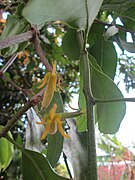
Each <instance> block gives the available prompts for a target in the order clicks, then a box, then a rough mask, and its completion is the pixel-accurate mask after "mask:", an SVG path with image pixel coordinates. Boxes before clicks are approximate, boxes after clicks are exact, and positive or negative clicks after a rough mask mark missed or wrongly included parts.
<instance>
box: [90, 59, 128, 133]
mask: <svg viewBox="0 0 135 180" xmlns="http://www.w3.org/2000/svg"><path fill="white" fill-rule="evenodd" d="M91 58H93V57H92V56H90V59H91ZM91 73H92V74H91V75H92V77H91V81H92V93H93V95H94V97H95V98H99V99H103V100H104V99H116V98H123V95H122V93H121V91H120V90H119V88H118V87H117V86H116V85H115V83H114V82H113V81H112V80H111V79H110V78H109V77H108V76H107V75H105V74H103V73H102V72H101V71H99V70H97V69H96V68H95V67H94V66H92V65H91ZM125 112H126V103H125V102H113V103H98V104H97V105H96V108H95V113H96V115H95V117H96V121H97V122H98V127H99V130H100V131H101V132H103V133H109V134H113V133H116V132H117V131H118V129H119V126H120V123H121V121H122V119H123V117H124V115H125Z"/></svg>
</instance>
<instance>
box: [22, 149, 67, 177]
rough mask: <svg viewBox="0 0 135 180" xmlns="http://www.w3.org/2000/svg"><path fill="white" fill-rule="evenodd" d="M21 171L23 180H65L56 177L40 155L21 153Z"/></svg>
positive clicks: (31, 152) (30, 152)
mask: <svg viewBox="0 0 135 180" xmlns="http://www.w3.org/2000/svg"><path fill="white" fill-rule="evenodd" d="M22 171H23V179H24V180H30V179H34V180H53V179H54V180H66V179H67V178H64V177H61V176H59V175H57V174H56V173H55V172H54V171H53V169H52V168H51V166H50V164H49V162H48V161H47V159H46V158H45V157H44V156H43V155H42V154H40V153H37V152H34V151H30V150H23V151H22Z"/></svg>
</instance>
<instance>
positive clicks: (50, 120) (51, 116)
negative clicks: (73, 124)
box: [37, 104, 69, 140]
mask: <svg viewBox="0 0 135 180" xmlns="http://www.w3.org/2000/svg"><path fill="white" fill-rule="evenodd" d="M56 109H57V104H53V107H52V109H51V110H50V111H49V113H48V114H47V115H45V116H44V117H43V119H42V122H37V124H44V125H45V130H44V132H43V134H42V136H41V140H43V139H44V138H45V137H46V136H47V134H51V135H53V134H55V133H56V132H57V130H59V132H60V133H61V135H62V136H63V137H65V138H69V135H68V134H66V133H65V131H64V129H63V127H62V122H61V120H60V118H61V117H60V114H56Z"/></svg>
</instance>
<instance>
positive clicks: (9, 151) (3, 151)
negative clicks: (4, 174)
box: [0, 126, 14, 171]
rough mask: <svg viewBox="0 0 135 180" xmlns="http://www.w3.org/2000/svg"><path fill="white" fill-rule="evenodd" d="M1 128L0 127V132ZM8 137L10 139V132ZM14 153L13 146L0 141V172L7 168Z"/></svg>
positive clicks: (6, 141) (7, 142)
mask: <svg viewBox="0 0 135 180" xmlns="http://www.w3.org/2000/svg"><path fill="white" fill-rule="evenodd" d="M2 128H3V126H0V130H1V129H2ZM8 135H9V136H10V137H11V138H12V134H11V132H8ZM13 153H14V146H13V144H11V143H10V142H9V141H8V140H7V139H5V138H1V139H0V171H5V169H6V168H7V167H8V166H9V164H10V162H11V160H12V158H13Z"/></svg>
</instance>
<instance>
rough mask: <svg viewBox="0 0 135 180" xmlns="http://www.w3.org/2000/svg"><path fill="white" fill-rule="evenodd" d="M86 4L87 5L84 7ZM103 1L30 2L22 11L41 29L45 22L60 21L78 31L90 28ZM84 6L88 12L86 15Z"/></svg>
mask: <svg viewBox="0 0 135 180" xmlns="http://www.w3.org/2000/svg"><path fill="white" fill-rule="evenodd" d="M86 2H87V5H86ZM102 2H103V0H87V1H85V0H68V1H67V0H63V1H61V0H57V1H56V0H51V1H49V0H39V1H37V0H31V1H29V3H28V5H27V6H26V7H25V8H24V10H23V16H24V17H25V18H26V19H27V20H28V21H29V22H30V23H31V24H36V25H38V26H39V27H42V26H43V25H44V24H45V23H46V22H49V21H56V20H61V21H65V22H68V23H71V24H74V26H75V27H79V28H80V29H85V28H86V23H87V17H88V26H89V27H90V26H91V24H92V23H93V20H94V19H95V17H96V15H97V13H98V11H99V9H100V6H101V4H102ZM86 6H87V8H88V10H89V12H88V14H87V10H86Z"/></svg>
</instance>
